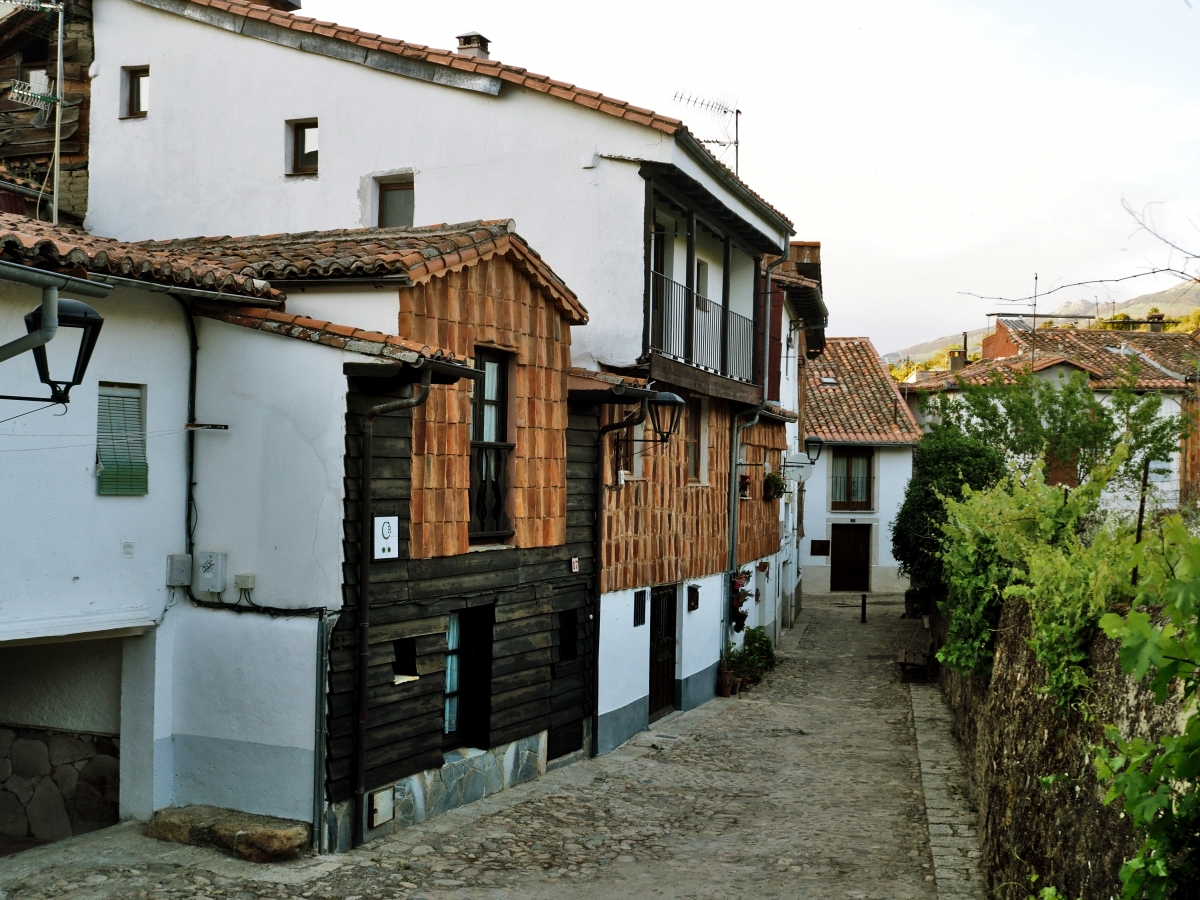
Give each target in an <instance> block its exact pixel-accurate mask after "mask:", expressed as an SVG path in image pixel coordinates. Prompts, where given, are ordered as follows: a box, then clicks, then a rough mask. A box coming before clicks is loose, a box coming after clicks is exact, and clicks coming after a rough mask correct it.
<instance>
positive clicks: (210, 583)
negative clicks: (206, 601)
mask: <svg viewBox="0 0 1200 900" xmlns="http://www.w3.org/2000/svg"><path fill="white" fill-rule="evenodd" d="M225 559H226V557H225V554H224V553H214V552H213V551H211V550H203V551H201V552H200V553H197V554H196V580H195V582H194V583H193V585H192V588H193V590H196V591H208V592H209V593H213V594H219V593H221V591H223V590H225Z"/></svg>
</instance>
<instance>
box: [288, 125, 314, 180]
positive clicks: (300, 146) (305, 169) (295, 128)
mask: <svg viewBox="0 0 1200 900" xmlns="http://www.w3.org/2000/svg"><path fill="white" fill-rule="evenodd" d="M317 150H318V142H317V123H316V122H296V123H295V124H293V125H292V174H293V175H315V174H316V173H317Z"/></svg>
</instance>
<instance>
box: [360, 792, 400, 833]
mask: <svg viewBox="0 0 1200 900" xmlns="http://www.w3.org/2000/svg"><path fill="white" fill-rule="evenodd" d="M370 798H371V803H370V806H369V809H370V812H371V821H370V822H369V823H368V825H367V827H368V828H378V827H379V826H380V825H383V824H384V823H385V822H390V821H392V818H393V817H394V815H395V812H394V810H393V800H392V789H391V788H386V789H384V790H382V791H376V792H375V793H373V794H371V795H370Z"/></svg>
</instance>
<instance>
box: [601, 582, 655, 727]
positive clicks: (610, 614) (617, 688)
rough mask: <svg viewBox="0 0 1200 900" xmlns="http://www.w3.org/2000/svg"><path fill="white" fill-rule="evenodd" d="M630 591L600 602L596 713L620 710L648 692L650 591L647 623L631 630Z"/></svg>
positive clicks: (631, 595) (606, 595) (605, 596)
mask: <svg viewBox="0 0 1200 900" xmlns="http://www.w3.org/2000/svg"><path fill="white" fill-rule="evenodd" d="M633 594H634V592H633V591H611V592H609V593H607V594H604V595H603V596H602V597H601V598H600V654H599V659H598V661H597V668H598V671H599V673H600V675H599V679H598V681H599V704H598V712H599V714H600V715H604V714H605V713H607V712H612V711H614V710H618V709H621V708H622V707H624V706H628V705H629V704H630V703H633V702H634V701H636V700H639V699H641V698H642V697H645V696H646V694H647V693H648V692H649V690H650V622H649V618H650V590H649V588H647V589H646V619H647V621H646V623H645V624H644V625H639V626H637V627H636V628H635V627H634V626H633Z"/></svg>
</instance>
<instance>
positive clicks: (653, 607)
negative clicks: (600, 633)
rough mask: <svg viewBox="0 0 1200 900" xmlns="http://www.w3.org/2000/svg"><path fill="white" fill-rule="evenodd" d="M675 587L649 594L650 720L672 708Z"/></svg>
mask: <svg viewBox="0 0 1200 900" xmlns="http://www.w3.org/2000/svg"><path fill="white" fill-rule="evenodd" d="M678 593H679V592H678V591H677V590H676V589H675V585H673V584H669V585H665V586H663V587H656V588H655V589H654V590H653V591H651V592H650V721H651V722H653V721H654V720H655V719H657V718H660V717H662V716H664V715H666V714H667V713H669V712H670V711H671V710H673V709H674V708H675V606H676V604H677V600H676V598H677V596H678Z"/></svg>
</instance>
